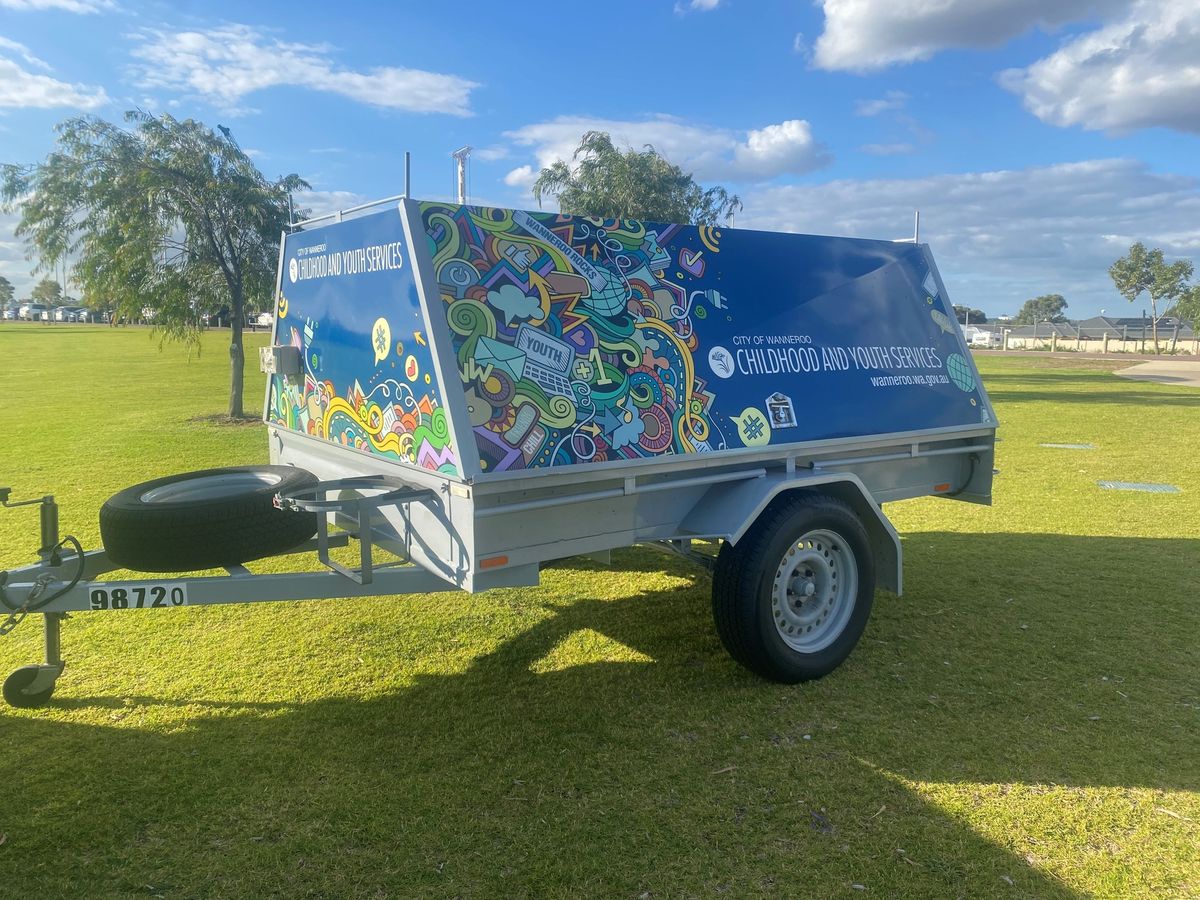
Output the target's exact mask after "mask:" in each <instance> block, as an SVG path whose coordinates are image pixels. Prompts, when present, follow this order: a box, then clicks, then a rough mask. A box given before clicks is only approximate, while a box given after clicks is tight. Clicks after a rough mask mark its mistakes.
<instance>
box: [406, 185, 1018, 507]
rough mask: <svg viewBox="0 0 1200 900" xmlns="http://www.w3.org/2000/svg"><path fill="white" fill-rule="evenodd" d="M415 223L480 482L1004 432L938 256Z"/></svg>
mask: <svg viewBox="0 0 1200 900" xmlns="http://www.w3.org/2000/svg"><path fill="white" fill-rule="evenodd" d="M412 207H413V208H415V210H416V211H417V214H418V215H419V219H420V227H421V228H422V230H423V231H424V233H425V234H426V235H427V237H428V242H427V243H428V247H427V249H428V252H429V254H430V257H431V258H430V260H429V261H428V262H429V265H428V268H429V269H430V270H432V279H433V280H435V281H436V286H437V295H434V293H433V292H432V291H429V290H427V291H426V293H425V302H426V304H427V308H428V311H429V316H430V318H431V319H432V320H436V319H438V318H439V317H444V319H445V321H446V325H447V327H448V331H449V333H450V336H451V348H452V350H453V353H454V362H455V363H456V365H457V367H458V372H457V373H452V372H451V371H450V370H449V369H446V370H445V372H444V377H445V383H446V388H447V391H449V392H454V391H455V389H457V390H458V391H461V392H462V393H461V396H462V397H463V398H465V401H466V411H467V413H468V422H469V427H470V431H471V434H469V435H466V436H464V437H465V438H466V440H464V441H462V442H461V443H460V446H461V449H462V453H463V456H464V457H466V456H467V454H468V453H469V451H470V450H472V449H473V450H476V451H477V452H478V463H479V471H480V474H479V476H478V478H477V481H478V482H479V484H480V485H481V486H483V485H485V484H489V483H493V482H501V481H504V482H509V481H512V482H513V483H514V484H513V486H514V487H516V486H517V485H519V484H521V483H524V482H525V479H527V478H529V477H531V476H538V477H539V480H540V476H549V475H550V474H551V473H562V472H564V471H565V470H573V471H575V472H577V473H578V474H579V476H580V477H597V476H599V474H600V471H601V470H608V469H616V468H622V469H624V468H637V469H641V468H644V467H647V466H648V465H650V464H653V463H660V464H662V465H664V466H667V467H668V468H672V469H677V468H691V467H692V466H693V465H695V464H700V465H704V463H703V462H702V461H701V460H702V459H703V458H704V457H706V456H718V457H722V458H727V459H728V458H732V457H743V458H751V457H760V456H762V455H774V456H777V457H784V456H788V455H794V452H795V450H796V449H798V448H804V447H808V446H814V445H821V444H837V443H843V442H844V443H854V442H855V440H857V439H868V440H878V439H879V438H881V437H884V436H889V435H893V436H895V435H902V434H904V435H947V434H953V433H962V434H971V433H974V434H978V433H981V432H982V433H983V434H987V435H991V434H992V433H994V429H995V415H994V412H993V411H992V408H991V405H990V403H989V402H988V400H987V395H986V392H985V391H984V390H983V387H982V384H981V382H980V380H979V377H978V373H977V372H976V370H975V368H974V365H973V362H972V361H971V358H970V354H969V351H968V350H967V348H966V346H965V343H964V341H963V338H962V335H961V332H960V331H959V329H958V327H957V324H956V323H955V320H954V316H953V309H952V307H951V305H950V303H949V298H948V297H947V295H946V291H945V286H944V285H943V284H942V282H941V279H940V277H939V275H938V273H937V270H936V266H934V264H933V259H932V255H931V254H930V253H929V251H928V248H927V247H924V246H918V245H914V244H900V243H892V242H884V241H867V240H859V239H851V238H831V237H819V236H811V235H796V234H776V233H771V232H754V231H745V230H732V229H718V228H709V227H705V226H701V227H693V226H678V225H663V224H656V223H644V222H637V221H631V220H619V221H617V220H609V221H601V220H597V219H589V218H583V217H574V216H563V215H557V214H552V213H531V212H523V211H520V210H505V209H497V208H488V207H469V206H458V205H454V204H447V203H433V202H421V203H413V204H412ZM415 230H416V229H415V228H414V231H415ZM418 252H419V251H418ZM426 288H428V285H426ZM456 378H457V382H458V383H457V384H454V382H455V381H456ZM455 399H457V398H455ZM450 402H451V403H454V400H451V401H450ZM472 444H473V446H472ZM588 473H590V476H589V474H588ZM554 480H558V479H554ZM530 483H532V482H530Z"/></svg>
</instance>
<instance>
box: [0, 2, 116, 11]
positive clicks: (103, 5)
mask: <svg viewBox="0 0 1200 900" xmlns="http://www.w3.org/2000/svg"><path fill="white" fill-rule="evenodd" d="M0 7H3V8H4V9H15V10H19V11H21V12H27V11H36V10H46V9H58V10H62V11H63V12H70V13H97V12H100V11H101V10H103V9H115V8H116V4H115V3H114V2H113V0H0Z"/></svg>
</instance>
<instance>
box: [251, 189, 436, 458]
mask: <svg viewBox="0 0 1200 900" xmlns="http://www.w3.org/2000/svg"><path fill="white" fill-rule="evenodd" d="M284 257H285V260H286V264H285V270H284V273H283V278H282V283H281V284H280V290H279V296H278V303H277V306H276V337H275V341H276V343H279V344H291V345H292V346H294V347H297V348H299V350H300V354H301V358H302V360H303V373H302V374H301V375H297V376H282V375H275V376H272V380H271V387H270V395H269V398H268V408H267V421H269V422H271V423H273V424H276V425H280V426H282V427H285V428H289V429H292V430H294V431H299V432H301V433H304V434H309V435H312V436H313V437H318V438H322V439H324V440H328V441H332V442H334V443H337V444H340V445H342V446H345V447H350V448H353V449H356V450H360V451H362V452H364V453H370V454H374V455H376V456H380V457H384V458H389V459H394V460H398V461H402V462H407V463H410V464H413V465H416V466H420V467H421V468H423V469H429V470H431V471H436V472H440V473H442V474H444V475H458V474H459V468H458V460H457V458H456V455H455V452H454V447H453V442H452V441H451V439H450V438H451V436H450V425H449V421H448V418H447V415H446V410H445V407H444V405H443V404H442V401H441V397H440V395H439V388H438V384H437V382H436V381H434V379H433V378H432V373H433V371H434V368H433V360H432V356H431V353H430V350H429V341H428V336H427V334H426V327H427V326H426V323H425V319H424V315H423V314H422V311H421V305H420V299H419V297H418V294H417V290H416V285H415V281H414V279H413V275H412V269H413V265H412V260H411V259H410V258H409V255H408V251H407V247H406V246H405V241H404V235H403V227H402V223H401V220H400V216H399V213H398V212H397V211H395V210H392V211H389V212H387V213H380V214H377V215H373V216H366V217H363V218H361V219H355V220H352V221H349V222H344V223H340V224H338V225H335V226H329V227H325V228H317V229H313V230H310V231H305V232H301V233H297V234H290V235H288V236H287V239H286V242H285V245H284Z"/></svg>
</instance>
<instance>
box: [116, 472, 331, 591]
mask: <svg viewBox="0 0 1200 900" xmlns="http://www.w3.org/2000/svg"><path fill="white" fill-rule="evenodd" d="M316 483H317V477H316V476H315V475H313V474H312V473H311V472H307V471H305V470H304V469H297V468H293V467H291V466H237V467H234V468H228V469H205V470H203V471H199V472H185V473H183V474H181V475H170V476H167V477H166V478H156V479H155V480H153V481H147V482H144V483H143V484H136V485H134V486H133V487H129V488H126V489H125V490H123V491H120V492H119V493H117V494H114V495H113V496H112V497H111V498H110V499H109V500H108V502H107V503H105V504H104V506H102V507H101V508H100V537H101V540H102V541H103V543H104V549H105V550H106V551H107V553H108V558H109V559H110V560H112V561H113V562H114V563H116V564H117V565H119V566H123V567H124V568H126V569H133V570H135V571H139V572H186V571H192V570H195V569H213V568H220V567H223V566H233V565H238V564H240V563H244V562H248V561H250V560H252V559H261V558H262V557H264V556H272V555H274V554H276V553H282V552H283V551H285V550H290V549H291V548H292V547H295V546H297V545H298V544H302V543H304V541H306V540H308V539H309V538H310V537H312V536H313V534H315V533H316V530H317V516H316V514H315V513H308V512H298V511H294V510H283V509H278V508H276V506H275V495H276V494H277V493H279V492H281V491H294V490H298V489H303V488H307V487H312V486H313V485H315V484H316Z"/></svg>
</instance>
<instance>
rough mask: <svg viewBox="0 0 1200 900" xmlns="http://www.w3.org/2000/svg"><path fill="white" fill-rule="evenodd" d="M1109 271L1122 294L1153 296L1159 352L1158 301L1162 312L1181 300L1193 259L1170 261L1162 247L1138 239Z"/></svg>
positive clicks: (1153, 324) (1131, 298)
mask: <svg viewBox="0 0 1200 900" xmlns="http://www.w3.org/2000/svg"><path fill="white" fill-rule="evenodd" d="M1108 275H1109V277H1110V278H1112V281H1113V284H1114V285H1115V286H1116V288H1117V290H1118V291H1119V292H1120V294H1121V296H1122V297H1124V298H1125V299H1126V300H1128V301H1129V302H1130V303H1133V302H1134V301H1135V300H1137V298H1138V297H1139V296H1140V295H1141V294H1143V293H1145V294H1146V295H1147V296H1149V298H1150V328H1151V333H1152V335H1153V337H1154V352H1155V353H1157V352H1158V323H1159V320H1160V319H1161V318H1162V316H1160V315H1159V314H1158V304H1159V303H1160V302H1161V303H1163V315H1166V310H1167V307H1168V306H1169V305H1170V304H1171V302H1172V301H1175V300H1178V299H1179V298H1180V297H1183V296H1184V295H1185V292H1186V291H1187V290H1188V285H1187V280H1188V279H1189V278H1191V277H1192V263H1191V261H1190V260H1186V259H1179V260H1176V261H1175V262H1173V263H1168V262H1167V261H1166V259H1165V258H1164V256H1163V252H1162V250H1160V249H1159V248H1158V247H1155V248H1154V249H1153V250H1147V249H1146V247H1145V245H1144V244H1143V243H1142V242H1141V241H1138V242H1137V243H1135V244H1132V245H1131V246H1130V248H1129V252H1128V253H1127V254H1126V255H1125V256H1122V257H1121V258H1120V259H1118V260H1117V261H1116V262H1114V263H1113V264H1112V265H1111V266H1109V267H1108Z"/></svg>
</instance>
